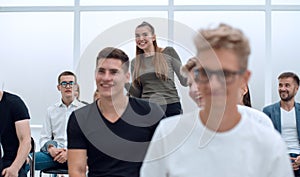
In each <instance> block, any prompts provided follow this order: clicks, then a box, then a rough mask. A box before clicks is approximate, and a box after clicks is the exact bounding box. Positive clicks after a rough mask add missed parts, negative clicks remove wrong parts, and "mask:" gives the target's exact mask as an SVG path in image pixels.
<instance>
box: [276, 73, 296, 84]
mask: <svg viewBox="0 0 300 177" xmlns="http://www.w3.org/2000/svg"><path fill="white" fill-rule="evenodd" d="M288 77H291V78H293V79H294V81H295V82H296V83H297V85H298V86H299V77H298V76H297V74H295V73H293V72H284V73H281V74H280V75H279V76H278V80H279V79H283V78H288Z"/></svg>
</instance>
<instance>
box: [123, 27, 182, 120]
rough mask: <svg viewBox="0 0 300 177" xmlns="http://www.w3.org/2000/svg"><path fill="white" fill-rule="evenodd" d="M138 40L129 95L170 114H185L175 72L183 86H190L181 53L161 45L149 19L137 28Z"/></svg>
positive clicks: (167, 114) (136, 38)
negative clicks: (154, 104) (148, 21)
mask: <svg viewBox="0 0 300 177" xmlns="http://www.w3.org/2000/svg"><path fill="white" fill-rule="evenodd" d="M135 42H136V57H135V58H134V59H133V61H132V62H131V73H132V76H133V85H132V87H131V88H130V89H129V94H130V95H132V96H134V97H139V98H143V99H149V101H151V102H155V103H158V104H159V105H161V107H162V108H163V110H164V111H165V115H166V117H169V116H173V115H178V114H180V113H182V108H181V104H180V98H179V96H178V92H177V89H176V86H175V83H174V72H175V73H176V75H177V77H178V79H179V81H180V83H181V85H183V86H187V79H186V78H185V77H183V76H182V75H181V74H180V67H181V60H180V58H179V56H178V54H177V52H176V51H175V50H174V48H172V47H166V48H160V47H158V46H157V41H156V35H155V31H154V28H153V26H152V25H151V24H149V23H147V22H143V23H141V24H140V25H138V26H137V27H136V29H135Z"/></svg>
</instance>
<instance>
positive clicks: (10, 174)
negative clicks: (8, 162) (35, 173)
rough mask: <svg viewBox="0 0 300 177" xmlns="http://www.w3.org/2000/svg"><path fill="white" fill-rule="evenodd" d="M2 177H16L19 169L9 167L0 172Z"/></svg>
mask: <svg viewBox="0 0 300 177" xmlns="http://www.w3.org/2000/svg"><path fill="white" fill-rule="evenodd" d="M2 176H4V177H18V176H19V169H17V168H14V167H13V166H10V167H8V168H5V169H4V170H2Z"/></svg>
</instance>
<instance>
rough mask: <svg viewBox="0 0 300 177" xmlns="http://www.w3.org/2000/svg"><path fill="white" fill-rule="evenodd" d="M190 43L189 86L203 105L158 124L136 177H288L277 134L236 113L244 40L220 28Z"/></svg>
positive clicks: (244, 78)
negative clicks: (193, 52) (193, 63)
mask: <svg viewBox="0 0 300 177" xmlns="http://www.w3.org/2000/svg"><path fill="white" fill-rule="evenodd" d="M195 42H196V47H197V50H198V55H197V57H198V58H199V65H198V66H197V69H195V81H196V83H197V88H198V90H199V91H200V92H201V94H202V95H203V98H204V100H205V106H204V107H203V108H202V109H201V110H197V111H194V112H192V113H189V114H184V115H181V116H176V117H173V118H170V119H166V120H163V121H161V122H160V124H159V126H158V128H157V129H156V132H155V134H154V137H153V139H152V142H151V144H150V146H149V149H148V152H147V155H146V158H145V160H144V163H143V166H142V168H141V172H140V174H141V177H153V176H159V177H164V176H165V177H166V176H168V177H175V176H189V177H199V176H203V177H216V176H222V177H240V176H251V177H252V176H253V177H258V176H263V177H283V176H284V177H289V176H291V177H292V176H293V172H292V168H291V165H290V160H289V158H288V156H287V154H286V146H285V144H284V142H283V141H282V139H281V137H280V135H279V134H278V133H277V132H276V131H275V130H274V129H273V128H268V127H266V126H263V125H261V124H259V123H257V122H256V121H255V120H254V119H252V118H251V117H249V116H251V114H243V113H240V112H239V111H238V108H237V104H238V101H239V94H238V93H239V91H240V88H241V86H242V85H243V84H245V83H247V82H248V80H249V78H250V71H249V70H248V69H247V60H248V56H249V54H250V47H249V42H248V39H247V38H246V37H245V36H244V34H243V33H242V31H240V30H238V29H235V28H232V27H231V26H228V25H225V24H220V25H219V26H218V27H217V28H215V29H206V30H201V31H200V32H199V35H198V36H197V38H196V40H195ZM170 127H171V128H172V130H170Z"/></svg>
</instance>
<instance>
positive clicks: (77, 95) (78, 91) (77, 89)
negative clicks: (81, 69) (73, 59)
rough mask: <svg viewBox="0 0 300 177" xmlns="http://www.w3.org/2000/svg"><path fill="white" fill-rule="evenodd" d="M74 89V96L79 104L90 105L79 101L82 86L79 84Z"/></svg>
mask: <svg viewBox="0 0 300 177" xmlns="http://www.w3.org/2000/svg"><path fill="white" fill-rule="evenodd" d="M74 89H75V90H74V96H75V98H76V99H77V100H78V101H79V102H81V103H83V104H89V103H88V102H86V101H82V100H80V99H79V96H80V86H79V84H78V83H77V84H76V85H75V87H74Z"/></svg>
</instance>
